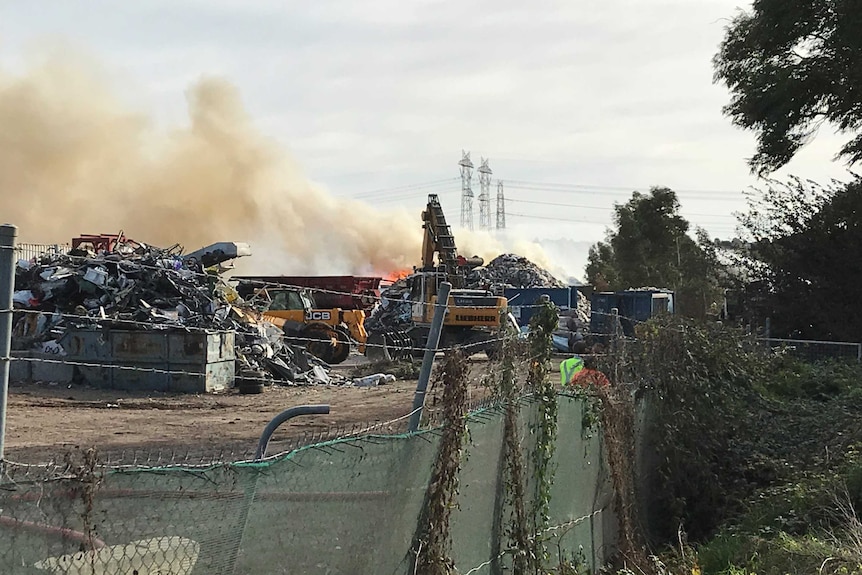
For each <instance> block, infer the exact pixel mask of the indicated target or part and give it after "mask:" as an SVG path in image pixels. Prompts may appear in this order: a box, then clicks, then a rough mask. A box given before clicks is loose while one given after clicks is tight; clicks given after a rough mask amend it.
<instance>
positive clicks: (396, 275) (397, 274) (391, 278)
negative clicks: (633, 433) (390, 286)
mask: <svg viewBox="0 0 862 575" xmlns="http://www.w3.org/2000/svg"><path fill="white" fill-rule="evenodd" d="M412 273H413V270H396V271H394V272H390V273H389V275H387V276H384V277H383V281H386V282H392V283H395V282H397V281H398V280H400V279H402V278H406V277H407V276H409V275H410V274H412Z"/></svg>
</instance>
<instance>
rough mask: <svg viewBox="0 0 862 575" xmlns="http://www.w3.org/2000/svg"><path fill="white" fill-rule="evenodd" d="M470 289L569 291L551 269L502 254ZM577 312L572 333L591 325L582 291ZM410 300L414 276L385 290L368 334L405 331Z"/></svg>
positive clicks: (474, 275)
mask: <svg viewBox="0 0 862 575" xmlns="http://www.w3.org/2000/svg"><path fill="white" fill-rule="evenodd" d="M465 287H466V288H468V289H483V290H489V291H491V292H492V293H497V294H502V293H503V291H504V290H505V289H506V288H565V287H567V286H566V284H565V283H563V282H561V281H560V280H558V279H557V278H555V277H554V276H553V274H551V272H549V271H548V270H546V269H544V268H542V267H540V266H539V265H537V264H535V263H533V262H532V261H530V260H528V259H527V258H525V257H523V256H518V255H515V254H502V255H500V256H497V257H496V258H494V259H493V260H491V262H490V263H488V265H487V266H484V267H477V268H474V269H473V270H472V271H471V272H470V273H469V274H468V275H467V285H465ZM577 298H578V305H577V310H573V311H574V313H572V314H571V315H572V316H574V318H575V319H574V320H573V321H572V331H576V330H579V329H580V326H578V327H577V328H576V327H575V321H577V322H580V323H581V324H583V323H589V316H590V312H589V301H588V300H587V299H586V297H584V295H583V294H581V293H580V292H578V293H577ZM411 305H412V302H411V300H410V276H407V277H404V278H401V279H399V280H398V281H396V282H394V283H392V284H391V285H390V286H388V287H384V288H382V289H381V300H380V304H379V305H378V306H377V307H376V308H375V309H374V310H373V311H372V313H371V315H370V316H369V318H368V319H367V320H366V321H365V329H366V331H368V333H375V332H378V331H384V329H392V328H394V329H401V328H404V327H405V326H408V325H409V324H410V323H411V316H412V313H413V310H412V307H411Z"/></svg>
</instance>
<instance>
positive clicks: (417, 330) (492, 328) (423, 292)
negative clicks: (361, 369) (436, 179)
mask: <svg viewBox="0 0 862 575" xmlns="http://www.w3.org/2000/svg"><path fill="white" fill-rule="evenodd" d="M422 221H423V224H422V227H423V229H424V231H425V233H424V238H423V241H422V267H420V268H415V269H414V273H413V274H412V275H410V276H408V278H407V281H408V284H409V286H410V296H409V297H410V302H411V306H412V314H411V319H412V322H411V325H410V326H409V327H408V328H407V329H406V330H403V329H402V330H399V331H395V330H388V331H382V332H379V333H374V334H371V335H370V336H369V340H368V343H369V349H368V354H367V355H371V353H372V351H378V350H383V354H384V355H387V356H395V355H402V354H403V353H402V350H403V349H404V347H405V346H409V347H410V348H411V350H412V351H413V354H414V355H417V356H418V355H421V354H422V353H423V351H424V348H425V347H426V346H427V343H428V335H429V332H430V329H431V320H432V319H433V317H434V310H435V306H436V303H437V294H438V290H439V286H440V284H441V283H443V282H449V283H450V284H452V290H451V291H450V292H449V299H448V302H447V304H448V309H447V312H446V316H445V318H444V320H443V330H442V332H441V336H440V347H441V348H447V347H455V346H460V347H463V348H465V349H466V350H467V351H468V353H477V352H481V351H484V352H485V353H486V354H487V355H488V356H489V357H493V356H495V355H496V354H497V351H498V350H499V349H500V339H499V335H500V331H501V329H502V327H503V325H504V322H506V321H507V311H508V305H509V302H508V300H507V299H506V298H505V297H502V296H499V295H495V294H493V293H491V292H490V291H488V290H477V289H467V288H465V284H466V280H467V275H468V274H469V273H470V271H472V270H473V269H474V268H476V267H479V266H481V265H483V264H484V261H483V260H482V258H480V257H471V258H465V257H463V256H460V255H459V254H458V249H457V247H456V246H455V238H454V236H453V235H452V229H451V227H450V226H449V225H448V224H447V223H446V216H445V215H444V214H443V208H442V207H441V205H440V200H439V198H438V197H437V195H436V194H429V196H428V203H427V206H426V208H425V211H423V212H422ZM435 256H436V259H435Z"/></svg>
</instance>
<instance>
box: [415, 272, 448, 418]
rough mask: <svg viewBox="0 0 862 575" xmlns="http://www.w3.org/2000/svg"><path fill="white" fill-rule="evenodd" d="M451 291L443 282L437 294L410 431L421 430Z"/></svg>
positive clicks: (417, 385)
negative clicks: (427, 393)
mask: <svg viewBox="0 0 862 575" xmlns="http://www.w3.org/2000/svg"><path fill="white" fill-rule="evenodd" d="M451 289H452V284H450V283H449V282H443V283H441V284H440V291H438V292H437V303H436V306H435V308H434V319H433V320H432V321H431V330H430V331H429V332H428V343H427V344H425V357H423V358H422V369H421V370H420V371H419V383H417V384H416V393H415V394H413V412H412V413H411V414H410V425H409V427H408V428H407V429H408V430H409V431H416V430H417V429H419V421H420V420H421V419H422V408H423V406H424V405H425V391H426V390H427V389H428V380H430V379H431V367H432V366H433V365H434V356H435V355H437V347H438V346H439V345H440V334H441V332H442V331H443V318H444V317H445V316H446V308H447V307H448V305H449V290H451ZM440 302H443V303H440Z"/></svg>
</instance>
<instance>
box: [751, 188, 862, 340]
mask: <svg viewBox="0 0 862 575" xmlns="http://www.w3.org/2000/svg"><path fill="white" fill-rule="evenodd" d="M748 203H749V210H748V213H746V214H742V215H741V216H740V223H741V224H742V229H743V231H744V232H745V234H744V235H745V237H744V238H743V239H744V240H746V241H745V243H742V244H739V245H738V246H737V249H736V250H735V251H736V254H737V267H738V268H739V269H740V270H742V272H743V273H744V276H743V277H744V282H743V285H742V297H743V300H744V301H745V303H746V304H747V305H746V306H745V311H744V313H745V315H746V316H747V319H748V320H749V321H751V322H753V323H756V324H762V323H763V321H764V320H765V318H766V317H769V318H770V320H771V326H772V335H773V336H776V337H804V338H810V339H829V340H842V341H862V303H860V299H859V295H858V294H859V286H860V285H862V179H857V180H855V181H854V182H851V183H849V184H833V185H832V186H829V187H824V186H820V185H818V184H816V183H813V182H809V181H803V180H800V179H798V178H792V179H790V180H789V181H788V182H786V183H781V182H769V184H768V185H767V186H766V187H765V189H763V190H759V191H757V192H755V193H751V194H749V198H748Z"/></svg>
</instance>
